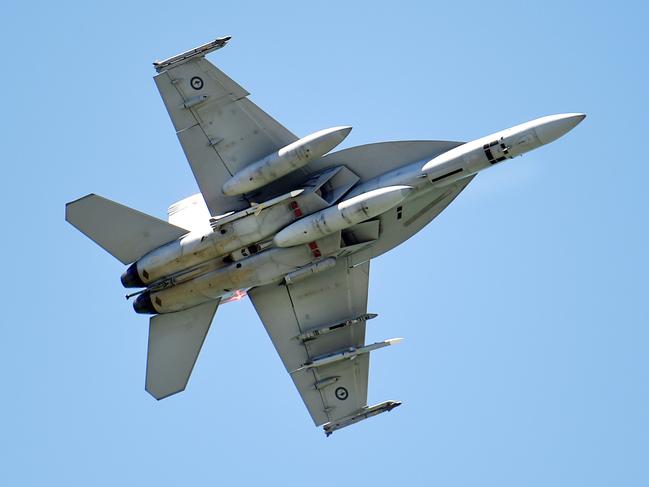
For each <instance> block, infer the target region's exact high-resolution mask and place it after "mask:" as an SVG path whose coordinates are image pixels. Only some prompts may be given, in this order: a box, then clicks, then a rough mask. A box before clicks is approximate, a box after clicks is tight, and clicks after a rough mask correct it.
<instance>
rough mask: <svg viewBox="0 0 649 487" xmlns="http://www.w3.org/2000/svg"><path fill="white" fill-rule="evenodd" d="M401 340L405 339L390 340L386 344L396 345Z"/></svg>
mask: <svg viewBox="0 0 649 487" xmlns="http://www.w3.org/2000/svg"><path fill="white" fill-rule="evenodd" d="M401 340H403V338H390V339H389V340H386V341H385V343H387V344H388V345H396V344H397V343H399V342H400V341H401Z"/></svg>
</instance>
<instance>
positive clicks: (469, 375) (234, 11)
mask: <svg viewBox="0 0 649 487" xmlns="http://www.w3.org/2000/svg"><path fill="white" fill-rule="evenodd" d="M646 5H647V4H646V2H633V1H629V2H597V1H595V2H564V1H544V2H502V1H501V2H467V1H457V2H409V1H400V2H351V1H346V2H339V1H329V2H308V3H307V2H295V3H290V2H258V3H254V2H245V3H244V2H204V1H199V0H196V1H191V2H166V1H156V2H105V3H103V4H100V3H98V2H97V3H96V2H76V3H75V2H12V1H10V2H8V4H5V5H4V6H3V13H2V19H3V22H2V23H3V27H2V30H1V31H0V41H1V45H2V61H1V62H2V75H1V76H0V87H1V88H2V93H3V96H2V109H1V113H2V117H1V119H0V125H1V134H2V136H1V137H2V144H0V147H1V149H0V150H1V151H2V177H1V179H0V181H2V191H1V192H0V198H2V212H3V221H4V222H3V228H4V230H3V233H2V235H3V238H2V242H3V243H2V255H3V257H4V259H3V260H4V262H3V264H4V265H3V271H4V276H3V279H2V284H0V286H2V296H3V304H4V306H3V317H2V320H1V323H2V324H1V332H2V337H1V340H0V370H1V371H2V372H1V375H0V377H1V378H2V389H3V392H2V395H1V398H2V400H1V401H0V413H1V418H2V419H0V421H1V424H2V433H1V435H0V483H1V484H2V485H39V486H40V485H65V486H72V485H75V486H76V485H83V486H86V485H98V486H102V485H136V484H139V485H154V484H155V485H259V484H262V483H263V484H265V485H303V484H307V485H311V486H319V485H327V486H329V485H345V484H350V483H361V484H363V485H376V486H381V485H445V486H461V485H467V486H475V485H485V486H521V485H525V486H548V485H553V486H564V485H565V486H582V485H583V486H589V487H593V486H610V485H619V486H645V485H649V462H648V460H649V419H648V418H649V393H648V389H647V388H648V383H649V360H648V359H647V344H648V340H649V330H648V325H649V320H648V313H647V288H648V286H647V275H648V271H649V268H648V267H649V266H648V264H647V248H648V244H649V232H648V230H647V210H648V209H649V196H648V192H647V189H646V186H647V176H648V173H649V171H648V169H647V167H648V161H647V149H646V145H647V137H648V136H647V129H648V125H647V111H648V109H649V103H648V101H649V96H648V95H647V79H648V74H649V73H648V70H649V68H648V66H649V65H648V63H647V54H646V48H647V46H649V34H648V33H647V32H648V31H647V22H648V21H649V15H648V13H649V10H648V7H647V6H646ZM226 34H230V35H232V36H233V39H232V41H231V43H230V45H229V46H228V47H227V48H226V49H223V50H221V51H219V52H218V53H215V54H212V55H211V56H210V59H211V60H212V62H214V63H215V64H217V65H218V66H219V67H221V68H222V69H223V70H224V71H225V72H227V73H228V74H229V75H230V76H232V77H233V78H234V79H235V80H237V81H238V82H240V83H241V84H242V85H243V86H244V87H245V88H247V89H248V90H249V91H250V92H251V93H252V99H253V100H254V101H255V102H256V103H257V104H259V105H260V106H261V107H262V108H264V109H265V110H267V111H268V112H269V113H271V114H272V115H273V116H275V117H276V118H277V119H278V120H280V121H281V122H282V123H284V124H285V125H286V126H287V127H288V128H290V129H291V130H293V131H294V132H295V133H297V134H299V135H306V134H308V133H311V132H313V131H316V130H318V129H321V128H325V127H330V126H334V125H342V124H350V125H353V126H354V131H353V132H352V133H351V135H350V136H349V137H348V138H347V140H346V141H345V142H344V144H343V147H348V146H352V145H360V144H364V143H369V142H376V141H382V140H398V139H452V140H470V139H473V138H477V137H479V136H482V135H486V134H488V133H492V132H494V131H497V130H500V129H503V128H506V127H509V126H512V125H515V124H517V123H521V122H524V121H527V120H530V119H533V118H536V117H538V116H542V115H547V114H553V113H560V112H574V111H580V112H586V113H587V114H588V118H587V119H586V120H585V121H584V122H583V123H582V124H581V125H580V126H578V127H577V128H576V129H575V130H574V131H573V132H571V133H570V134H568V135H567V136H565V137H564V138H562V139H560V140H558V141H557V142H555V143H553V144H551V145H549V146H546V147H543V148H541V149H539V150H537V151H535V152H533V153H530V154H527V155H525V156H524V157H523V158H519V159H516V160H514V161H512V162H509V163H506V164H502V165H499V166H498V167H495V168H494V169H492V170H490V171H487V172H485V173H483V174H481V175H479V176H478V177H477V178H476V180H475V181H474V182H473V183H472V184H471V185H470V186H469V187H468V189H467V190H466V191H465V192H464V193H463V194H462V195H461V196H460V197H459V198H458V199H457V200H456V201H455V202H454V203H453V204H452V205H451V206H450V207H449V208H448V209H447V210H446V211H445V212H444V213H442V214H441V216H440V217H439V218H437V219H436V220H435V221H434V222H433V223H431V224H430V225H429V226H428V227H426V228H425V229H424V230H423V231H422V232H421V233H419V234H418V235H416V236H415V237H414V238H412V239H411V240H409V241H408V242H406V243H405V244H404V245H402V246H401V247H399V248H397V249H395V250H394V251H392V252H391V253H389V254H387V255H384V256H382V257H380V258H379V259H377V260H376V261H373V263H372V276H371V286H370V303H369V311H371V312H376V313H379V315H380V316H379V318H378V319H377V320H374V321H372V322H371V323H370V325H369V327H368V335H369V336H368V340H371V341H374V340H380V339H385V338H390V337H395V336H403V337H405V338H406V340H405V341H404V342H403V343H402V344H400V345H399V346H397V347H394V348H390V349H387V350H382V351H379V352H377V353H376V354H374V355H373V359H372V366H371V379H370V402H372V403H375V402H379V401H382V400H386V399H398V400H402V401H404V405H403V406H402V407H401V408H399V409H397V410H395V411H393V412H392V413H390V414H386V415H382V416H379V417H377V418H374V419H371V420H368V421H366V422H363V423H360V424H358V425H355V426H353V427H350V428H348V429H345V430H342V431H340V432H338V433H336V434H334V435H333V436H332V437H331V438H328V439H325V437H324V435H323V434H322V431H321V430H320V429H317V428H315V427H314V426H313V424H312V423H311V420H310V418H309V417H308V414H307V412H306V409H305V408H304V406H303V404H302V402H301V401H300V398H299V396H298V393H297V391H296V390H295V389H294V387H293V384H292V382H291V381H290V378H289V376H288V375H287V374H286V373H285V371H284V369H283V367H282V365H281V363H280V360H279V358H278V357H277V356H276V353H275V350H274V349H273V347H272V344H271V342H270V340H269V339H268V337H267V336H266V333H265V331H264V329H263V327H262V325H261V323H260V321H259V319H258V318H257V316H256V315H255V313H254V310H253V308H252V306H251V305H250V303H249V301H248V300H244V301H241V302H239V303H232V304H228V305H226V306H223V307H221V308H220V309H219V310H218V312H217V315H216V318H215V321H214V324H213V326H212V330H211V332H210V335H209V336H208V338H207V341H206V343H205V346H204V349H203V352H202V354H201V357H200V359H199V361H198V364H197V366H196V369H195V371H194V374H193V377H192V379H191V381H190V384H189V387H188V389H187V391H185V392H184V393H183V394H179V395H177V396H174V397H171V398H169V399H166V400H164V401H161V402H156V401H155V400H154V399H152V398H151V397H150V396H149V395H148V394H147V393H146V392H145V391H144V389H143V383H144V368H145V353H146V344H147V320H146V318H145V317H142V316H137V315H135V314H134V313H133V312H132V309H131V305H130V303H127V302H126V301H125V300H124V297H123V294H124V290H123V289H122V288H121V285H120V282H119V275H120V274H121V272H122V271H123V266H122V265H121V264H120V263H118V262H117V261H116V260H114V259H113V258H112V257H110V256H109V255H108V254H106V253H104V252H103V251H102V250H101V249H100V248H98V247H97V246H95V245H94V244H93V243H92V242H90V241H89V240H88V239H86V238H85V237H84V236H83V235H81V234H79V233H78V232H77V231H76V230H75V229H74V228H72V227H71V226H69V225H67V224H66V223H65V221H64V204H65V203H66V202H67V201H70V200H73V199H76V198H78V197H80V196H82V195H84V194H86V193H89V192H96V193H98V194H101V195H104V196H106V197H108V198H111V199H114V200H116V201H119V202H122V203H124V204H126V205H129V206H131V207H134V208H137V209H140V210H142V211H144V212H147V213H150V214H152V215H156V216H159V217H164V215H165V214H166V208H167V206H168V204H170V203H171V202H173V201H176V200H178V199H180V198H182V197H184V196H187V195H189V194H192V193H194V192H195V191H196V185H195V182H194V180H193V178H192V175H191V172H190V170H189V167H188V165H187V164H186V162H185V159H184V156H183V154H182V151H181V148H180V145H179V144H178V141H177V140H176V137H175V136H174V132H173V129H172V126H171V123H170V121H169V120H168V117H167V114H166V111H165V109H164V106H163V105H162V103H161V101H160V99H159V96H158V93H157V91H156V89H155V86H154V84H153V81H152V79H151V77H152V75H153V74H154V71H153V69H152V66H151V62H152V61H153V60H155V59H160V58H165V57H169V56H172V55H174V54H176V53H178V52H181V51H183V50H185V49H189V48H192V47H194V46H196V45H199V44H202V43H204V42H207V41H209V40H211V39H213V38H214V37H217V36H220V35H226Z"/></svg>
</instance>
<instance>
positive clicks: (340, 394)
mask: <svg viewBox="0 0 649 487" xmlns="http://www.w3.org/2000/svg"><path fill="white" fill-rule="evenodd" d="M335 394H336V399H338V400H339V401H344V400H345V399H347V398H348V397H349V392H347V389H345V388H344V387H338V388H337V389H336V392H335Z"/></svg>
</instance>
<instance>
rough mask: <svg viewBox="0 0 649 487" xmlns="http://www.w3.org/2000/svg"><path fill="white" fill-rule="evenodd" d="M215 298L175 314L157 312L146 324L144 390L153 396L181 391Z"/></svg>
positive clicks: (189, 373) (187, 379)
mask: <svg viewBox="0 0 649 487" xmlns="http://www.w3.org/2000/svg"><path fill="white" fill-rule="evenodd" d="M218 306H219V300H216V301H208V302H207V303H204V304H201V305H199V306H196V307H194V308H190V309H186V310H184V311H179V312H177V313H169V314H161V315H156V316H154V317H152V318H151V321H150V324H149V351H148V355H147V361H146V390H147V392H148V393H149V394H151V395H152V396H153V397H155V398H156V399H158V400H160V399H164V398H165V397H168V396H171V395H172V394H176V393H178V392H181V391H184V390H185V387H186V386H187V382H188V381H189V376H190V375H191V373H192V370H193V369H194V364H195V363H196V359H197V358H198V354H199V353H200V351H201V348H202V346H203V341H204V340H205V337H206V336H207V332H208V331H209V329H210V325H211V324H212V319H213V318H214V313H216V309H217V308H218Z"/></svg>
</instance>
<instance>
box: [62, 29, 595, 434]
mask: <svg viewBox="0 0 649 487" xmlns="http://www.w3.org/2000/svg"><path fill="white" fill-rule="evenodd" d="M229 39H230V38H229V37H223V38H219V39H216V40H215V41H213V42H210V43H207V44H205V45H202V46H200V47H197V48H195V49H192V50H190V51H187V52H184V53H182V54H179V55H177V56H174V57H172V58H169V59H167V60H165V61H161V62H156V63H154V67H155V69H156V71H157V73H158V74H157V75H156V76H155V77H154V80H155V83H156V85H157V87H158V90H159V92H160V95H161V96H162V100H163V102H164V104H165V106H166V107H167V111H168V112H169V116H170V117H171V121H172V123H173V126H174V128H175V130H176V135H177V136H178V139H179V140H180V144H181V145H182V148H183V150H184V152H185V155H186V156H187V160H188V161H189V165H190V166H191V169H192V171H193V173H194V176H195V178H196V182H197V183H198V187H199V189H200V193H197V194H195V195H193V196H190V197H188V198H186V199H184V200H182V201H179V202H177V203H174V204H173V205H171V206H170V207H169V211H168V222H165V221H163V220H159V219H157V218H154V217H152V216H149V215H146V214H144V213H141V212H138V211H136V210H133V209H130V208H128V207H125V206H122V205H120V204H118V203H115V202H113V201H110V200H107V199H105V198H102V197H100V196H97V195H94V194H89V195H87V196H84V197H83V198H80V199H78V200H76V201H73V202H71V203H68V204H67V206H66V220H67V221H68V222H69V223H71V224H72V225H74V226H75V227H76V228H77V229H79V230H80V231H81V232H83V233H84V234H85V235H87V236H88V237H89V238H91V239H92V240H94V241H95V242H96V243H97V244H99V245H100V246H101V247H102V248H104V249H105V250H106V251H107V252H109V253H110V254H111V255H113V256H114V257H116V258H117V259H118V260H119V261H121V262H122V263H123V264H125V265H128V266H129V267H128V268H127V269H126V271H125V272H124V274H123V275H122V277H121V280H122V284H123V285H124V286H125V287H126V288H133V289H134V292H133V293H132V294H130V295H128V296H127V297H129V298H130V297H135V300H134V301H133V307H134V309H135V311H136V312H137V313H144V314H150V315H153V316H152V317H151V319H150V327H149V350H148V357H147V372H146V390H147V391H148V392H149V393H150V394H151V395H153V396H154V397H155V398H156V399H162V398H165V397H167V396H170V395H172V394H175V393H177V392H181V391H183V390H184V389H185V387H186V385H187V382H188V380H189V376H190V374H191V371H192V368H193V367H194V363H195V362H196V359H197V357H198V354H199V352H200V349H201V346H202V344H203V340H204V339H205V336H206V334H207V332H208V330H209V327H210V324H211V322H212V319H213V317H214V314H215V312H216V310H217V308H218V306H219V304H221V303H225V302H228V301H231V300H237V299H241V298H242V297H243V296H245V295H246V294H247V295H248V297H250V299H251V301H252V303H253V305H254V307H255V309H256V310H257V312H258V314H259V316H260V318H261V320H262V322H263V324H264V326H265V328H266V331H267V332H268V334H269V336H270V338H271V340H272V342H273V344H274V346H275V348H276V349H277V352H278V354H279V356H280V358H281V360H282V362H283V363H284V366H285V367H286V370H287V371H288V373H289V374H290V375H291V378H292V379H293V382H294V383H295V386H296V387H297V389H298V391H299V393H300V395H301V397H302V400H303V401H304V404H305V405H306V407H307V409H308V411H309V413H310V415H311V418H312V419H313V421H314V423H315V424H316V425H323V427H324V431H325V433H326V434H327V436H328V435H330V434H331V433H332V432H333V431H335V430H337V429H340V428H343V427H345V426H348V425H351V424H353V423H356V422H358V421H361V420H363V419H365V418H368V417H371V416H375V415H377V414H380V413H382V412H385V411H390V410H392V409H393V408H395V407H397V406H399V404H400V402H398V401H385V402H382V403H379V404H376V405H374V406H368V404H367V383H368V371H369V356H370V352H372V351H374V350H377V349H379V348H383V347H386V346H388V345H392V344H394V343H396V342H397V341H399V339H390V340H385V341H381V342H378V343H373V344H366V343H365V326H366V323H367V321H368V320H370V319H372V318H375V317H376V315H375V314H371V313H368V312H367V289H368V279H369V269H370V261H371V259H372V258H374V257H376V256H378V255H381V254H382V253H384V252H387V251H388V250H390V249H392V248H394V247H396V246H397V245H399V244H400V243H402V242H404V241H405V240H407V239H408V238H410V237H411V236H412V235H414V234H415V233H417V232H418V231H419V230H420V229H422V228H423V227H424V226H425V225H426V224H427V223H429V222H430V221H432V220H433V219H434V218H435V217H436V216H437V215H438V214H439V213H440V212H441V211H442V210H444V208H446V207H447V206H448V205H449V204H450V203H451V201H453V199H454V198H455V197H456V196H457V195H458V194H459V193H460V192H462V190H463V189H464V188H465V187H466V186H467V185H468V184H469V183H470V182H471V180H472V179H473V178H474V176H475V175H476V173H478V172H480V171H482V170H483V169H486V168H489V167H491V166H493V165H494V164H498V163H500V162H502V161H505V160H507V159H512V158H514V157H516V156H518V155H521V154H523V153H525V152H528V151H530V150H532V149H536V148H538V147H540V146H542V145H545V144H548V143H550V142H552V141H553V140H555V139H557V138H559V137H561V136H562V135H564V134H565V133H567V132H568V131H570V130H571V129H572V128H574V127H575V126H576V125H577V124H578V123H579V122H581V121H582V120H583V119H584V117H585V115H583V114H579V113H569V114H561V115H550V116H547V117H542V118H539V119H536V120H533V121H531V122H527V123H523V124H521V125H517V126H515V127H512V128H509V129H505V130H503V131H501V132H497V133H495V134H492V135H488V136H486V137H483V138H480V139H477V140H474V141H472V142H466V143H462V142H451V141H437V140H433V141H401V142H383V143H377V144H368V145H363V146H358V147H352V148H349V149H345V150H341V151H338V152H333V153H331V152H330V151H331V150H332V149H334V148H335V147H336V146H337V145H339V144H340V143H341V142H342V141H343V140H344V139H345V137H347V135H348V134H349V132H350V130H351V127H333V128H329V129H325V130H321V131H318V132H316V133H314V134H311V135H308V136H306V137H303V138H300V139H298V137H296V136H295V135H293V134H292V133H291V132H290V131H289V130H287V129H286V128H284V127H283V126H282V125H281V124H280V123H279V122H277V121H276V120H274V119H273V118H271V117H270V116H269V115H268V114H266V113H265V112H264V111H262V110H261V109H260V108H259V107H257V105H255V104H254V103H252V102H251V101H250V100H249V99H248V95H249V93H248V92H247V91H246V90H245V89H243V88H242V87H241V86H240V85H238V84H237V83H236V82H234V81H233V80H232V79H230V78H229V77H228V76H227V75H225V74H224V73H223V72H222V71H220V70H219V69H218V68H216V67H215V66H214V65H213V64H211V63H210V62H209V61H207V60H206V59H205V55H206V54H208V53H210V52H212V51H215V50H217V49H220V48H222V47H223V46H225V45H226V43H227V42H228V41H229Z"/></svg>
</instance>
